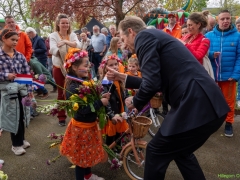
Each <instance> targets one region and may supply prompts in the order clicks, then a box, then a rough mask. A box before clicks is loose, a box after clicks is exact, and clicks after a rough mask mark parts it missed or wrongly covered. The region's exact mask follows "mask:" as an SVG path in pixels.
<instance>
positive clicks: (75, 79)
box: [66, 75, 84, 83]
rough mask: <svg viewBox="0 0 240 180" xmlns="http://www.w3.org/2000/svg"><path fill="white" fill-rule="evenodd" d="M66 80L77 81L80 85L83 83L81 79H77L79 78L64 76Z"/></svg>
mask: <svg viewBox="0 0 240 180" xmlns="http://www.w3.org/2000/svg"><path fill="white" fill-rule="evenodd" d="M66 78H68V79H71V80H74V81H78V82H81V83H82V82H83V81H84V80H82V79H79V78H77V77H74V76H69V75H66Z"/></svg>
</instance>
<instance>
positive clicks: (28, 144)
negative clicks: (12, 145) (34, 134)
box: [22, 140, 30, 149]
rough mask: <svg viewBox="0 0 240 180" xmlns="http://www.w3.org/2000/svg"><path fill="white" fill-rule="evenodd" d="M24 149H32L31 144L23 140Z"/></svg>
mask: <svg viewBox="0 0 240 180" xmlns="http://www.w3.org/2000/svg"><path fill="white" fill-rule="evenodd" d="M22 147H23V148H24V149H26V148H28V147H30V143H29V142H27V141H26V140H23V145H22Z"/></svg>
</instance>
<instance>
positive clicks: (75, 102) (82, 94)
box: [38, 80, 107, 129]
mask: <svg viewBox="0 0 240 180" xmlns="http://www.w3.org/2000/svg"><path fill="white" fill-rule="evenodd" d="M77 90H78V93H76V94H72V93H71V92H69V93H71V94H72V95H71V96H70V98H69V99H68V100H55V101H54V103H52V104H50V105H46V106H39V107H38V111H40V112H42V113H46V114H48V115H53V116H55V115H56V114H57V113H58V112H59V111H61V110H65V111H66V112H67V114H68V116H70V117H74V115H75V113H76V112H77V111H78V110H79V109H80V108H83V107H86V106H90V108H91V111H92V112H96V113H97V117H98V120H99V126H100V128H101V129H102V128H103V127H104V126H105V124H106V122H107V121H106V112H105V108H104V107H101V108H100V109H99V110H95V108H94V102H95V101H97V100H101V93H102V91H103V87H102V84H101V83H100V82H94V81H92V80H89V81H83V82H82V84H81V85H79V87H78V88H77ZM66 91H67V90H66Z"/></svg>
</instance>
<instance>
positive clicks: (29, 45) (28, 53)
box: [22, 32, 32, 62]
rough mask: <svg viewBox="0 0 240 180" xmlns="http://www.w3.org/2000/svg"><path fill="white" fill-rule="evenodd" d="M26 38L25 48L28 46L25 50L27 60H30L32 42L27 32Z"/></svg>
mask: <svg viewBox="0 0 240 180" xmlns="http://www.w3.org/2000/svg"><path fill="white" fill-rule="evenodd" d="M22 33H23V32H22ZM24 39H25V41H24V43H25V48H26V49H25V52H26V54H25V57H26V59H27V61H28V62H29V61H30V59H31V56H32V42H31V40H30V39H29V37H28V35H27V34H26V33H24Z"/></svg>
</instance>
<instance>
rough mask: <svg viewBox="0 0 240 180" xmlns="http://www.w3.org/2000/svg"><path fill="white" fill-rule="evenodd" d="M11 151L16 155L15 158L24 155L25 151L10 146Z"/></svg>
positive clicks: (21, 148)
mask: <svg viewBox="0 0 240 180" xmlns="http://www.w3.org/2000/svg"><path fill="white" fill-rule="evenodd" d="M12 151H13V152H14V154H15V155H17V156H19V155H22V154H24V153H26V151H25V149H23V147H22V146H19V147H15V146H12Z"/></svg>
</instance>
